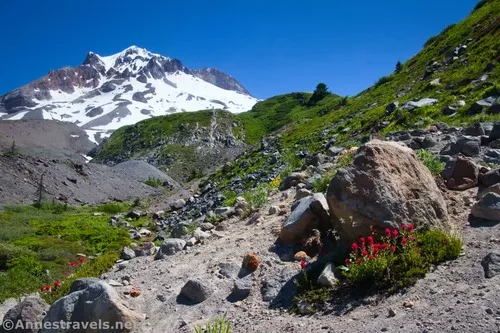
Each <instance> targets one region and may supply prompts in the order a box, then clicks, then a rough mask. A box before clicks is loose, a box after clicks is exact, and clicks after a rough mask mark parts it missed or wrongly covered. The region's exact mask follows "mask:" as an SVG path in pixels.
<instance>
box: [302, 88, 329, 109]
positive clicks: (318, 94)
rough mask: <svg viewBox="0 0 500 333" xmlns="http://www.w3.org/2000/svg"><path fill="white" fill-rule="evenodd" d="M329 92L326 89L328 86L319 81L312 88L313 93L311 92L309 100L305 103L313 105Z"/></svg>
mask: <svg viewBox="0 0 500 333" xmlns="http://www.w3.org/2000/svg"><path fill="white" fill-rule="evenodd" d="M329 94H330V92H329V91H328V87H327V86H326V84H324V83H319V84H318V85H317V86H316V89H315V90H314V93H313V94H312V96H311V98H309V101H308V102H307V104H308V105H309V106H314V105H316V103H318V102H319V101H321V100H322V99H324V98H325V97H326V96H328V95H329Z"/></svg>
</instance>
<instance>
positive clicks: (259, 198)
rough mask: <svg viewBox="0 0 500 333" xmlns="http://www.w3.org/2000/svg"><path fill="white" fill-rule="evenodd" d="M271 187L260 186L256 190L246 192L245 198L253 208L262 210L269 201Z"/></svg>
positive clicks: (266, 185)
mask: <svg viewBox="0 0 500 333" xmlns="http://www.w3.org/2000/svg"><path fill="white" fill-rule="evenodd" d="M269 190H270V189H269V185H268V184H260V185H259V186H257V187H256V188H254V189H251V190H248V191H245V193H243V198H245V200H246V201H247V202H248V204H249V205H250V206H251V207H253V208H260V207H262V206H264V205H265V204H266V203H267V202H268V201H269Z"/></svg>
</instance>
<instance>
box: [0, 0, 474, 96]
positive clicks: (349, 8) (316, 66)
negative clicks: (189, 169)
mask: <svg viewBox="0 0 500 333" xmlns="http://www.w3.org/2000/svg"><path fill="white" fill-rule="evenodd" d="M381 3H383V5H382V4H381ZM476 3H477V0H438V1H436V0H432V1H431V0H406V1H401V0H397V1H396V0H385V1H383V2H382V1H373V0H358V1H336V0H317V1H305V0H301V1H298V0H287V1H284V0H272V1H270V0H266V1H262V0H254V1H240V0H233V1H219V0H211V1H205V0H183V1H172V0H167V1H146V0H144V1H130V0H122V1H113V0H85V1H68V0H60V1H54V0H44V1H41V0H2V1H0V38H1V39H0V43H1V45H2V47H1V52H0V73H1V76H0V77H1V79H0V95H1V94H4V93H6V92H7V91H10V90H12V89H14V88H16V87H19V86H21V85H22V84H25V83H28V82H30V81H32V80H34V79H37V78H39V77H40V76H42V75H44V74H46V73H47V72H48V71H49V70H51V69H57V68H60V67H64V66H67V65H69V66H76V65H79V64H80V63H81V62H82V61H83V59H84V58H85V55H86V54H87V52H88V51H90V50H92V51H94V52H96V53H98V54H101V55H109V54H113V53H117V52H118V51H120V50H122V49H124V48H126V47H128V46H130V45H137V46H140V47H144V48H147V49H149V50H150V51H152V52H155V53H160V54H162V55H165V56H170V57H173V58H178V59H180V60H181V61H182V62H183V63H184V64H185V65H186V66H188V67H190V68H202V67H215V68H219V69H221V70H223V71H225V72H227V73H229V74H231V75H232V76H234V77H235V78H236V79H237V80H239V81H240V82H241V83H242V84H243V85H244V86H245V87H246V88H247V89H248V90H250V92H251V93H252V94H253V95H255V96H256V97H258V98H267V97H270V96H274V95H277V94H282V93H288V92H292V91H312V90H313V89H314V87H315V86H316V84H317V83H318V82H320V81H322V82H325V83H326V84H327V85H328V86H329V87H330V90H331V91H332V92H335V93H338V94H341V95H355V94H356V93H358V92H360V91H362V90H363V89H365V88H367V87H369V86H370V85H371V84H373V83H374V82H375V81H376V80H377V79H378V78H379V77H380V76H382V75H387V74H388V73H390V72H391V71H392V70H393V68H394V65H395V63H396V62H397V60H398V59H400V60H401V61H404V60H406V59H408V58H410V57H411V56H412V55H414V54H415V53H417V52H418V51H419V50H420V49H421V47H422V45H423V43H424V42H425V41H426V40H427V39H428V38H429V37H431V36H432V35H435V34H438V33H439V32H440V31H441V30H442V29H444V28H445V27H446V26H448V25H449V24H451V23H457V22H458V21H460V20H462V19H463V18H465V17H466V16H467V14H468V13H469V12H470V11H471V10H472V8H473V7H474V5H475V4H476Z"/></svg>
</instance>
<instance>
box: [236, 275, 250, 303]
mask: <svg viewBox="0 0 500 333" xmlns="http://www.w3.org/2000/svg"><path fill="white" fill-rule="evenodd" d="M251 291H252V275H251V274H248V275H246V276H244V277H241V278H237V279H236V280H234V287H233V293H234V295H235V296H237V297H239V298H245V297H247V296H248V295H250V292H251Z"/></svg>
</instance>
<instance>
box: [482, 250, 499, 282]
mask: <svg viewBox="0 0 500 333" xmlns="http://www.w3.org/2000/svg"><path fill="white" fill-rule="evenodd" d="M481 265H482V266H483V269H484V276H485V277H486V278H488V279H491V278H492V277H494V276H496V275H498V274H500V252H491V253H489V254H488V255H487V256H486V257H484V259H483V260H482V261H481Z"/></svg>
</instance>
